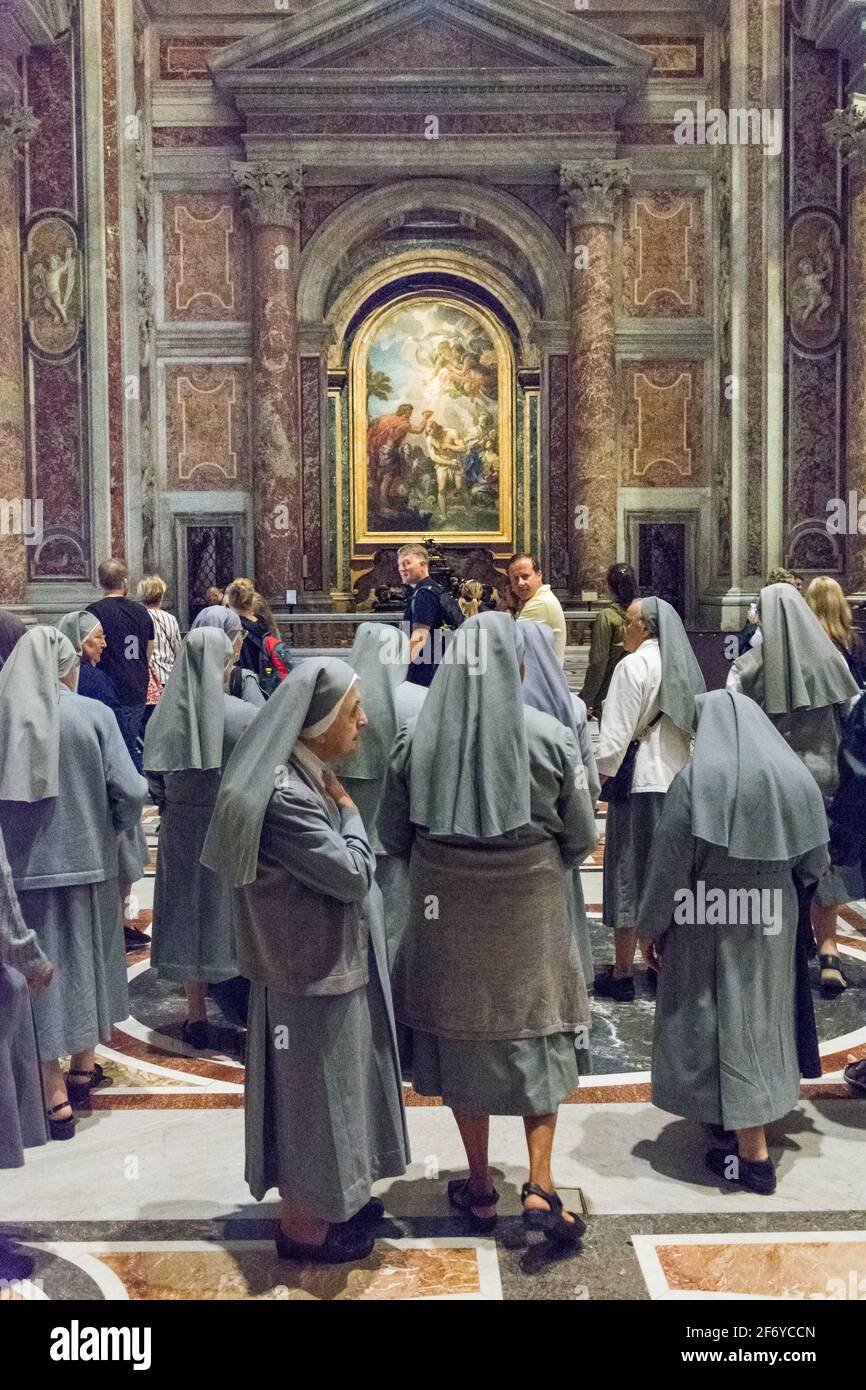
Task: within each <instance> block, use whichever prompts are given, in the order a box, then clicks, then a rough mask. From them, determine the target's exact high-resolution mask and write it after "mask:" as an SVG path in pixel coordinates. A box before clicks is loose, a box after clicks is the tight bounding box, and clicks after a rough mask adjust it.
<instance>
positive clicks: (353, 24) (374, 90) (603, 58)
mask: <svg viewBox="0 0 866 1390" xmlns="http://www.w3.org/2000/svg"><path fill="white" fill-rule="evenodd" d="M651 66H652V58H651V56H650V55H649V54H648V53H646V52H645V51H644V50H643V49H641V48H639V47H638V46H637V45H636V44H633V43H632V42H630V40H628V39H624V38H622V37H621V36H619V35H617V34H613V33H611V32H610V31H609V30H606V29H603V28H602V27H600V26H599V25H597V24H593V23H591V22H590V21H588V20H586V19H584V18H582V17H581V16H579V15H577V14H570V13H567V12H566V13H562V12H560V11H558V10H555V9H554V8H553V7H552V6H544V5H539V4H538V3H536V0H366V3H365V2H364V0H361V3H360V4H359V3H358V0H329V2H328V3H321V4H318V5H315V6H314V7H313V8H312V9H311V10H309V11H306V12H305V13H303V14H299V15H296V16H294V17H292V18H290V19H285V20H282V21H280V22H278V23H277V24H274V25H273V26H271V27H270V28H269V29H267V30H265V31H264V32H263V33H260V34H256V35H254V36H251V37H249V38H246V39H242V40H240V42H238V43H235V44H231V45H230V46H229V47H227V48H225V49H223V50H222V52H220V53H218V54H217V55H216V56H215V57H213V58H212V59H211V62H210V68H211V71H212V73H213V77H214V81H215V83H216V85H217V87H218V88H220V89H221V90H222V91H224V92H225V93H226V94H228V95H231V96H233V97H234V99H235V101H236V102H237V104H238V106H239V107H240V108H241V109H242V110H243V111H245V112H246V113H247V114H248V115H256V114H271V115H273V113H274V112H276V111H282V112H290V111H292V110H293V109H305V108H308V107H310V106H311V105H312V104H313V101H315V104H316V106H317V107H318V108H319V109H321V107H322V103H323V102H327V101H328V100H329V99H330V100H333V99H334V98H338V99H339V101H340V105H341V106H342V107H343V108H344V109H365V108H366V109H369V108H374V109H377V110H381V109H382V106H383V102H384V104H385V106H386V108H387V109H388V110H389V111H395V110H396V111H399V110H406V111H415V112H417V110H418V109H419V108H418V103H419V100H421V101H422V102H423V103H425V104H429V103H430V102H432V101H435V100H436V99H437V97H438V98H440V99H441V100H443V101H448V100H451V101H453V100H454V98H455V97H459V101H460V109H461V110H482V109H486V108H488V107H489V106H490V104H491V102H493V103H494V104H496V103H497V99H498V101H499V103H500V104H504V103H505V102H507V105H508V109H509V110H512V111H517V110H523V111H526V110H537V109H550V103H551V102H552V101H553V102H555V103H557V106H558V108H565V109H569V110H582V111H587V112H590V111H591V112H594V113H611V114H613V115H615V114H616V113H617V112H619V111H620V110H621V109H622V108H623V107H624V106H626V105H627V104H628V103H630V102H632V101H633V100H634V99H635V97H636V96H637V95H638V93H639V92H640V90H641V89H642V87H643V85H644V83H645V81H646V79H647V76H648V74H649V71H650V68H651ZM430 109H434V108H433V107H430Z"/></svg>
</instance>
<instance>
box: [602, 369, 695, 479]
mask: <svg viewBox="0 0 866 1390" xmlns="http://www.w3.org/2000/svg"><path fill="white" fill-rule="evenodd" d="M620 391H621V395H620V400H621V413H622V432H621V440H622V468H621V478H622V484H623V486H624V487H695V486H696V485H700V484H701V483H703V482H704V481H705V478H704V473H705V468H704V364H703V362H650V361H642V362H628V363H624V364H623V366H622V368H621V371H620Z"/></svg>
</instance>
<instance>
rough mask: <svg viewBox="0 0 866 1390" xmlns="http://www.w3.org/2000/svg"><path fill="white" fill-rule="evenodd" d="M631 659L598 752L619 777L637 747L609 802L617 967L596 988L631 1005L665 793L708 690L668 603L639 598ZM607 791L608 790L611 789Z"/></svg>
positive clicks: (629, 629)
mask: <svg viewBox="0 0 866 1390" xmlns="http://www.w3.org/2000/svg"><path fill="white" fill-rule="evenodd" d="M623 645H624V647H625V651H626V655H625V656H624V657H623V658H622V660H621V661H620V662H619V663H618V665H617V666H616V667H615V668H614V672H613V676H612V677H611V682H610V688H609V690H608V694H607V699H606V700H605V702H604V711H603V713H602V719H601V731H600V735H599V742H598V747H597V750H596V757H597V764H598V770H599V772H600V773H601V774H602V776H603V777H605V778H613V777H615V776H616V774H617V773H618V772H619V771H620V768H621V767H622V765H623V762H624V760H625V759H626V756H627V755H628V754H629V749H630V748H631V746H632V744H636V745H637V753H636V756H634V761H633V775H632V778H631V784H630V790H629V791H628V793H627V795H626V796H625V798H624V799H623V798H616V799H615V798H614V796H611V797H610V799H609V800H608V799H607V797H606V795H605V791H606V789H605V786H604V785H603V786H602V793H601V794H602V797H604V798H605V799H606V800H607V832H606V837H605V846H604V872H603V902H604V906H603V916H604V921H605V925H606V926H608V927H613V929H614V950H615V957H616V959H615V964H614V965H612V966H611V965H608V966H606V967H605V968H604V969H603V970H602V971H601V972H600V973H599V974H598V975H596V977H595V980H594V981H593V989H594V991H595V993H596V995H600V996H602V997H606V998H610V999H615V1000H617V1001H618V1002H619V1003H628V1002H630V1001H631V1000H633V999H634V994H635V991H634V979H633V971H634V957H635V950H636V947H637V931H636V926H637V909H638V904H639V902H640V898H641V893H642V891H643V882H644V875H645V874H646V870H647V866H648V864H649V858H650V850H651V848H652V842H653V835H654V834H655V829H656V826H657V825H658V823H659V820H660V818H661V814H662V808H663V806H664V799H665V793H666V792H667V789H668V787H669V786H670V784H671V782H672V781H673V779H674V777H675V776H676V774H677V773H678V772H679V771H680V769H681V768H682V767H684V765H685V764H686V762H688V758H689V754H690V751H691V737H692V731H693V729H694V726H695V696H696V695H697V694H699V693H701V692H702V691H704V690H705V689H706V686H705V684H704V678H703V676H702V674H701V669H700V667H699V665H698V663H697V659H696V657H695V654H694V652H693V651H692V647H691V643H690V642H689V639H688V636H687V634H686V630H685V628H684V627H683V624H682V622H681V620H680V616H679V614H678V613H677V611H676V609H675V608H673V607H672V606H671V605H670V604H669V603H666V602H665V600H664V599H660V598H654V597H647V598H641V599H635V601H634V602H633V603H632V604H630V605H629V608H628V610H627V612H626V621H625V623H624V625H623ZM607 790H608V791H609V790H610V788H607Z"/></svg>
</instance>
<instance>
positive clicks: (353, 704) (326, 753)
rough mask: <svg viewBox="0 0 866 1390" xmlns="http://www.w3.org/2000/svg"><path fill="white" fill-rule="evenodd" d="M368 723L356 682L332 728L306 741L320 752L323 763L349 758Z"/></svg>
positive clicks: (315, 751) (315, 750)
mask: <svg viewBox="0 0 866 1390" xmlns="http://www.w3.org/2000/svg"><path fill="white" fill-rule="evenodd" d="M366 723H367V716H366V714H365V713H364V710H363V708H362V705H361V692H360V690H359V688H358V684H357V682H356V683H355V684H354V685H353V686H352V689H351V690H350V691H349V693H348V695H347V696H346V698H345V700H344V701H343V703H342V705H341V707H340V713H339V714H338V715H337V717H336V719H335V720H334V722H333V724H332V725H331V727H330V729H326V730H325V732H324V733H323V734H320V735H319V737H318V738H315V739H309V740H306V739H305V740H304V742H308V743H309V746H310V748H312V750H313V752H314V753H317V754H318V756H319V757H320V758H321V759H322V762H323V763H331V762H337V760H338V759H340V758H348V756H349V754H350V753H354V752H355V750H356V748H357V747H358V738H359V735H360V732H361V730H362V729H363V727H364V725H365V724H366Z"/></svg>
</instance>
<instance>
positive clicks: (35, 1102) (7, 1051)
mask: <svg viewBox="0 0 866 1390" xmlns="http://www.w3.org/2000/svg"><path fill="white" fill-rule="evenodd" d="M53 971H54V967H53V966H52V964H51V962H50V961H48V960H46V959H45V956H44V955H43V954H42V952H41V951H40V949H39V943H38V942H37V940H36V934H35V932H33V931H32V930H31V929H30V928H29V927H28V926H27V924H26V923H25V921H24V918H23V917H22V916H21V909H20V907H19V906H18V899H17V897H16V895H15V888H14V886H13V883H12V871H11V870H10V868H9V860H8V859H7V858H6V847H5V845H4V843H3V835H2V833H0V1168H20V1167H21V1165H22V1164H23V1162H24V1150H25V1149H32V1148H37V1147H38V1146H39V1145H41V1144H45V1143H46V1142H47V1140H48V1133H47V1130H46V1128H45V1112H44V1109H43V1104H42V1083H41V1081H40V1078H39V1056H38V1053H37V1051H36V1035H35V1033H34V1031H33V1013H32V1011H31V1008H30V994H29V990H28V985H29V987H30V989H40V988H42V989H44V988H45V987H47V986H48V985H49V984H50V983H51V977H52V974H53ZM32 1271H33V1259H32V1257H31V1256H30V1255H29V1254H26V1253H25V1252H23V1251H21V1250H15V1249H13V1248H12V1246H11V1244H10V1242H9V1241H8V1240H6V1238H5V1237H4V1236H2V1235H0V1279H25V1278H27V1277H28V1276H29V1275H30V1274H31V1273H32Z"/></svg>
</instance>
